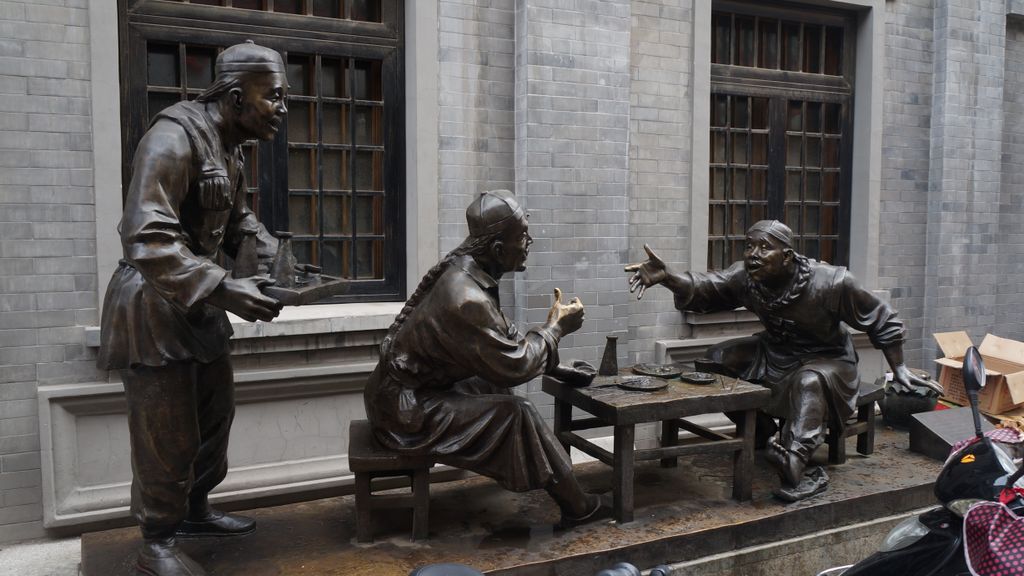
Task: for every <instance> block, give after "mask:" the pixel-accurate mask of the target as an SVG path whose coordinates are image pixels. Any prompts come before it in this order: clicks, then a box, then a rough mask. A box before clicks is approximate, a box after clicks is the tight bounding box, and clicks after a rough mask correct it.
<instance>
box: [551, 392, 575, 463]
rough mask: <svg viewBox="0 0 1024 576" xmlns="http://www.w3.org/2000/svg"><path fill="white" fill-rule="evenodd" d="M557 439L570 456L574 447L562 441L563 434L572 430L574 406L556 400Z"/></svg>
mask: <svg viewBox="0 0 1024 576" xmlns="http://www.w3.org/2000/svg"><path fill="white" fill-rule="evenodd" d="M554 424H555V426H554V428H555V438H558V442H559V443H560V444H561V445H562V448H565V453H566V454H569V450H570V449H571V448H572V446H571V445H570V444H569V443H568V442H566V441H565V440H563V439H562V432H566V431H569V430H572V404H570V403H568V402H565V401H563V400H559V399H558V398H555V423H554Z"/></svg>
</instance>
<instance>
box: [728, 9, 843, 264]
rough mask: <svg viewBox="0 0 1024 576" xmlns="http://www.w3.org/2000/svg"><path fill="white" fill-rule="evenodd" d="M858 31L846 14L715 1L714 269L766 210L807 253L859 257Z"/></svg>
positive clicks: (838, 260) (736, 252) (737, 252)
mask: <svg viewBox="0 0 1024 576" xmlns="http://www.w3.org/2000/svg"><path fill="white" fill-rule="evenodd" d="M853 30H854V22H853V18H852V17H851V16H850V15H849V14H845V13H842V12H833V11H826V10H822V11H820V12H819V11H811V10H803V9H801V10H799V11H798V10H794V9H790V8H787V7H785V6H784V5H780V6H778V7H774V6H767V5H763V4H758V5H753V4H745V3H738V2H716V3H715V9H714V10H713V12H712V50H711V61H712V64H711V75H712V78H711V80H712V83H711V86H712V89H711V92H712V95H711V99H712V101H711V128H710V147H711V150H710V152H711V155H710V159H711V163H710V174H709V187H710V189H709V194H708V199H709V200H708V203H709V206H708V219H709V220H708V267H709V268H712V269H722V268H726V267H728V266H729V265H730V264H731V263H732V262H734V261H736V260H739V259H741V258H742V256H743V246H744V242H743V241H744V235H745V231H746V229H747V228H748V227H749V226H750V225H752V224H753V223H754V222H756V221H758V220H761V219H765V218H774V219H778V220H782V221H783V222H785V223H786V224H787V225H788V226H789V227H790V228H792V229H793V232H794V234H795V235H796V244H797V246H796V249H797V250H798V251H800V252H802V253H803V254H806V255H807V256H809V257H811V258H815V259H821V260H824V261H827V262H830V263H833V264H846V263H847V262H848V260H849V240H848V239H849V228H850V222H849V203H850V164H851V162H852V129H851V126H852V119H851V116H852V96H853V73H852V71H853V46H852V45H850V44H851V43H850V42H849V41H848V40H849V39H852V38H853Z"/></svg>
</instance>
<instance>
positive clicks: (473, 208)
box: [466, 190, 525, 236]
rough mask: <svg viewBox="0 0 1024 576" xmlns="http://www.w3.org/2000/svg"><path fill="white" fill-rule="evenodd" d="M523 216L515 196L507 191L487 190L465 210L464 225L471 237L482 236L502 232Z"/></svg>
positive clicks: (521, 208)
mask: <svg viewBox="0 0 1024 576" xmlns="http://www.w3.org/2000/svg"><path fill="white" fill-rule="evenodd" d="M524 214H525V212H524V211H523V207H522V206H520V205H519V202H517V201H516V197H515V194H512V193H511V192H509V191H508V190H489V191H487V192H481V193H480V196H478V197H477V198H476V200H474V201H473V202H472V203H470V205H469V207H468V208H466V223H467V224H469V234H470V235H471V236H483V235H484V234H491V233H494V232H498V231H500V230H502V229H503V228H504V227H505V226H507V225H508V224H509V223H511V222H514V221H516V220H519V219H521V218H522V217H523V215H524Z"/></svg>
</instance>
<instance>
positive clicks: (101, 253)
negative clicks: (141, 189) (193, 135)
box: [88, 0, 122, 314]
mask: <svg viewBox="0 0 1024 576" xmlns="http://www.w3.org/2000/svg"><path fill="white" fill-rule="evenodd" d="M88 6H89V30H91V31H92V34H89V70H90V78H89V84H90V87H91V90H92V93H91V96H92V103H91V105H92V157H93V165H92V168H93V198H94V199H95V205H96V311H97V314H98V313H99V311H100V310H102V309H103V296H104V295H105V294H106V292H107V284H109V283H110V276H111V274H113V273H114V269H115V268H117V261H118V260H119V259H120V258H121V252H122V250H121V238H120V237H119V235H118V234H117V223H118V221H120V219H121V212H122V206H121V161H122V160H121V75H120V70H119V67H118V64H119V62H120V46H119V45H118V30H119V28H118V26H117V21H118V19H117V2H111V1H110V0H89V4H88ZM100 30H102V31H103V33H102V34H100V33H99V31H100Z"/></svg>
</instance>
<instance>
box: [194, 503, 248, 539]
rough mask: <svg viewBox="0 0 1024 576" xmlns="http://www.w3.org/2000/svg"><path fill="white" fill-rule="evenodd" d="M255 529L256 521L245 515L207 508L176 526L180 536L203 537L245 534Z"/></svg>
mask: <svg viewBox="0 0 1024 576" xmlns="http://www.w3.org/2000/svg"><path fill="white" fill-rule="evenodd" d="M255 531H256V521H255V520H253V519H252V518H249V517H247V516H238V515H235V514H226V513H224V512H221V511H220V510H214V509H213V508H207V509H206V513H205V514H203V515H202V516H199V517H190V518H189V519H187V520H185V521H184V522H182V523H181V525H180V526H178V532H177V535H178V536H180V537H182V538H203V537H207V536H245V535H246V534H252V533H253V532H255Z"/></svg>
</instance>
